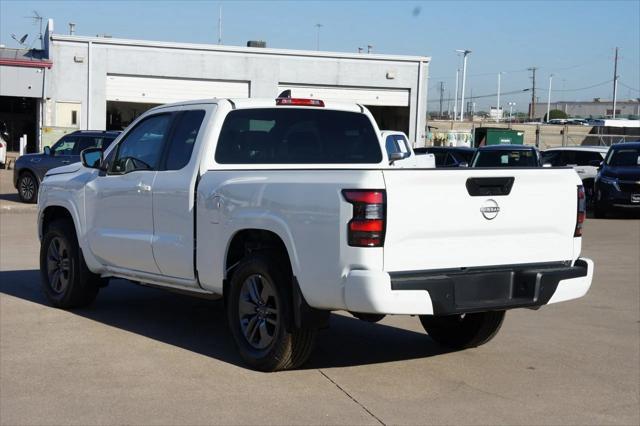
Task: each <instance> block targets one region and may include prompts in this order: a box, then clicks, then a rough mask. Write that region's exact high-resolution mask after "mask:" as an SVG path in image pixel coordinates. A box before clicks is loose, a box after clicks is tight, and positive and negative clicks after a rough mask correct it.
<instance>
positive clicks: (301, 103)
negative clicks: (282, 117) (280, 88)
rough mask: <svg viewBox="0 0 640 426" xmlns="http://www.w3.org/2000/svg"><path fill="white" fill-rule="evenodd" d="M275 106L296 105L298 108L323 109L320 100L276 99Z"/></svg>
mask: <svg viewBox="0 0 640 426" xmlns="http://www.w3.org/2000/svg"><path fill="white" fill-rule="evenodd" d="M276 105H298V106H315V107H323V106H324V101H321V100H320V99H303V98H276Z"/></svg>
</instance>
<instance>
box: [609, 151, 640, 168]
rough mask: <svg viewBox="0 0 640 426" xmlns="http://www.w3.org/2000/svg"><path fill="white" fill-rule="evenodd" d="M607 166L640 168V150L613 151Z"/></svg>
mask: <svg viewBox="0 0 640 426" xmlns="http://www.w3.org/2000/svg"><path fill="white" fill-rule="evenodd" d="M607 165H609V166H612V167H639V166H640V148H618V149H612V150H611V151H610V153H609V158H608V159H607Z"/></svg>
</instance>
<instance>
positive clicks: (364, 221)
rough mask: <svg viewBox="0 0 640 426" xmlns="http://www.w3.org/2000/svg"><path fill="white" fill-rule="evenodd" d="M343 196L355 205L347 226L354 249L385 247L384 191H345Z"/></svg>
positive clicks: (349, 241) (350, 243) (348, 240)
mask: <svg viewBox="0 0 640 426" xmlns="http://www.w3.org/2000/svg"><path fill="white" fill-rule="evenodd" d="M342 195H343V196H344V199H345V200H347V202H349V203H351V204H352V205H353V218H352V219H351V220H350V221H349V224H348V225H347V242H348V244H349V245H350V246H352V247H382V246H383V245H384V231H385V227H386V226H385V225H386V224H385V216H386V205H385V203H386V194H385V191H384V190H383V189H344V190H342Z"/></svg>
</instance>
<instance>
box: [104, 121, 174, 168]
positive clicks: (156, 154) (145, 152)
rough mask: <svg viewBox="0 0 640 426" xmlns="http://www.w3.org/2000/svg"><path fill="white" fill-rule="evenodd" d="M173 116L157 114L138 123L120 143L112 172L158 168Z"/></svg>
mask: <svg viewBox="0 0 640 426" xmlns="http://www.w3.org/2000/svg"><path fill="white" fill-rule="evenodd" d="M172 117H173V115H172V114H157V115H152V116H150V117H148V118H146V119H144V120H143V121H141V122H140V123H138V124H137V125H136V126H135V127H134V128H133V129H132V130H131V132H129V134H128V135H126V136H125V137H124V139H123V140H122V142H121V143H120V144H119V145H118V147H117V153H116V154H115V158H114V160H113V163H112V165H111V173H112V174H124V173H130V172H133V171H137V170H157V169H158V166H159V165H160V160H161V157H162V149H163V146H164V143H165V140H166V137H167V134H168V133H169V129H170V127H171V121H172Z"/></svg>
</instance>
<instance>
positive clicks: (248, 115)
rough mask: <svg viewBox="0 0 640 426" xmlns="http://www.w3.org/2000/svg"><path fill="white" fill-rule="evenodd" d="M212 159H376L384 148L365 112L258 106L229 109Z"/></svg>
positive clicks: (278, 161) (237, 161) (251, 161)
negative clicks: (381, 148)
mask: <svg viewBox="0 0 640 426" xmlns="http://www.w3.org/2000/svg"><path fill="white" fill-rule="evenodd" d="M215 159H216V162H218V163H219V164H297V163H302V164H349V163H379V162H380V161H382V152H381V150H380V145H379V142H378V137H377V135H376V133H375V131H374V129H373V126H372V125H371V122H370V121H369V118H368V117H367V116H366V115H364V114H360V113H354V112H346V111H332V110H324V109H302V108H297V109H294V108H257V109H244V110H236V111H232V112H230V113H229V114H228V115H227V117H226V118H225V121H224V124H223V125H222V130H221V131H220V138H219V140H218V147H217V149H216V154H215Z"/></svg>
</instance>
